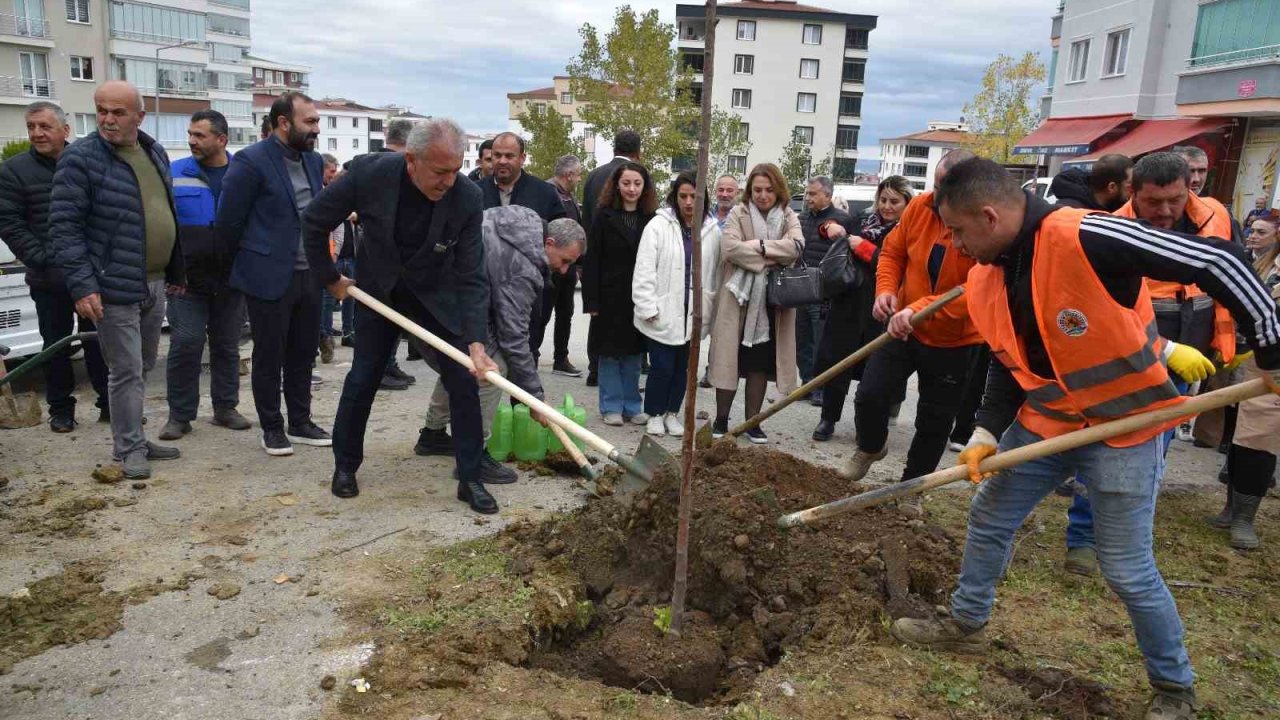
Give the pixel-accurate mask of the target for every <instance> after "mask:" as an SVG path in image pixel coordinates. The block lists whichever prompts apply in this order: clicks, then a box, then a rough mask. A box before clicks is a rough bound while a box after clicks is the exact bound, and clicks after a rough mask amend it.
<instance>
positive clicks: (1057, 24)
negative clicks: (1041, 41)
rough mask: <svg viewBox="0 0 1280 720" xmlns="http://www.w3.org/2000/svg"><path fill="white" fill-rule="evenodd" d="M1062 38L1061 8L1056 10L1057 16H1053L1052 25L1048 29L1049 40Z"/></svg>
mask: <svg viewBox="0 0 1280 720" xmlns="http://www.w3.org/2000/svg"><path fill="white" fill-rule="evenodd" d="M1060 37H1062V8H1061V7H1059V8H1058V14H1057V15H1054V16H1053V25H1051V26H1050V28H1049V39H1050V40H1057V39H1058V38H1060Z"/></svg>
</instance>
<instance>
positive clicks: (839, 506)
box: [778, 378, 1271, 530]
mask: <svg viewBox="0 0 1280 720" xmlns="http://www.w3.org/2000/svg"><path fill="white" fill-rule="evenodd" d="M1269 392H1271V389H1270V388H1269V387H1267V383H1266V381H1265V380H1262V379H1261V378H1259V379H1257V380H1250V381H1249V382H1246V383H1241V384H1240V385H1232V386H1231V387H1227V388H1223V389H1221V390H1215V391H1213V392H1211V393H1205V394H1204V395H1198V396H1196V397H1194V398H1191V399H1190V400H1187V401H1186V402H1184V403H1179V404H1177V405H1172V406H1170V407H1166V408H1161V409H1159V410H1152V411H1150V412H1145V413H1141V414H1138V415H1131V416H1129V417H1126V418H1120V419H1119V420H1112V421H1111V422H1106V423H1102V424H1100V425H1094V426H1092V427H1086V428H1081V429H1079V430H1075V431H1073V432H1069V433H1067V434H1065V435H1059V436H1057V437H1052V438H1049V439H1048V440H1041V441H1040V442H1036V443H1031V444H1030V445H1023V446H1022V447H1020V448H1014V449H1013V450H1009V451H1007V452H1001V453H996V454H995V455H992V456H991V457H989V458H987V459H986V460H983V461H982V463H981V464H980V465H978V470H979V471H981V472H982V474H983V475H986V474H987V473H994V472H999V471H1001V470H1007V469H1008V468H1011V467H1014V466H1015V465H1021V464H1022V463H1025V462H1030V461H1032V460H1038V459H1040V458H1042V457H1047V456H1049V455H1055V454H1057V453H1061V452H1066V451H1067V450H1074V449H1075V448H1078V447H1083V446H1085V445H1090V444H1092V443H1096V442H1101V441H1103V440H1107V439H1109V438H1113V437H1117V436H1120V435H1126V434H1128V433H1131V432H1135V431H1137V430H1141V429H1143V428H1147V427H1151V426H1153V425H1160V424H1162V423H1165V422H1167V421H1169V420H1173V419H1176V418H1183V417H1191V416H1193V415H1198V414H1199V413H1202V412H1205V411H1208V410H1214V409H1216V408H1221V407H1226V406H1228V405H1235V404H1236V403H1240V402H1244V401H1245V400H1249V399H1251V398H1256V397H1261V396H1262V395H1266V394H1267V393H1269ZM968 477H969V468H968V467H967V466H965V465H956V466H955V467H950V468H947V469H946V470H939V471H938V472H935V473H930V474H928V475H924V476H921V477H918V478H915V479H913V480H907V481H905V482H900V483H897V484H895V485H889V486H886V487H882V488H879V489H877V490H872V491H871V492H865V493H862V494H861V495H852V496H850V497H847V498H843V499H841V500H836V501H834V502H829V503H827V504H826V505H819V506H817V507H812V508H809V509H808V510H801V511H799V512H793V513H791V514H790V515H783V516H782V517H780V518H778V527H780V528H782V529H784V530H785V529H787V528H793V527H796V526H797V525H810V524H813V523H815V522H818V521H820V520H824V519H826V518H829V517H832V516H835V515H842V514H844V513H847V512H852V511H854V510H862V509H865V508H869V507H875V506H876V505H882V504H884V503H887V502H889V501H890V500H897V499H899V498H904V497H906V496H908V495H917V494H920V493H924V492H928V491H930V490H933V489H934V488H937V487H942V486H943V485H948V484H950V483H953V482H956V481H957V480H966V479H968Z"/></svg>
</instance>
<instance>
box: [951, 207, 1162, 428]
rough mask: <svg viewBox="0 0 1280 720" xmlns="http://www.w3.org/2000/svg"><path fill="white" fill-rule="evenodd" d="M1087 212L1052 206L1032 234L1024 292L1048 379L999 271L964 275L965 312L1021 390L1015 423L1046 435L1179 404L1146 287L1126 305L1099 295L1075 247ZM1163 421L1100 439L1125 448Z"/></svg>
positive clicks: (1101, 290)
mask: <svg viewBox="0 0 1280 720" xmlns="http://www.w3.org/2000/svg"><path fill="white" fill-rule="evenodd" d="M1088 214H1090V211H1088V210H1078V209H1074V208H1064V209H1061V210H1057V211H1055V212H1053V213H1050V214H1049V215H1048V216H1047V217H1046V218H1045V219H1044V222H1043V223H1041V225H1040V229H1039V230H1038V231H1037V232H1036V237H1035V243H1036V249H1035V259H1034V261H1033V263H1032V267H1031V297H1032V305H1033V306H1034V312H1035V315H1036V324H1037V325H1038V326H1039V328H1040V337H1041V338H1042V339H1043V341H1044V346H1045V350H1046V352H1047V354H1048V356H1049V362H1050V363H1051V364H1052V365H1053V371H1054V377H1053V378H1045V377H1041V376H1039V375H1036V374H1035V373H1034V372H1032V370H1031V366H1030V364H1029V363H1028V362H1027V355H1026V345H1025V343H1024V342H1023V340H1022V338H1020V337H1018V335H1017V330H1016V329H1015V328H1014V325H1013V316H1012V314H1011V312H1010V310H1009V296H1008V294H1007V292H1006V289H1005V273H1004V268H1002V267H1000V266H996V265H979V266H978V267H976V268H974V269H973V270H972V271H971V272H970V273H969V282H968V283H967V284H966V287H967V288H968V294H969V315H970V317H972V318H973V322H974V324H975V325H976V326H977V328H978V331H979V332H980V333H982V336H983V338H985V339H986V341H987V344H988V345H990V346H991V352H992V354H993V355H994V356H995V357H996V358H997V359H998V360H999V361H1000V362H1002V363H1004V365H1005V367H1007V368H1009V370H1010V371H1011V372H1012V373H1013V377H1014V379H1015V380H1017V381H1018V384H1019V385H1020V386H1022V389H1023V390H1024V391H1026V394H1027V400H1026V402H1025V403H1023V405H1022V408H1021V409H1020V410H1019V411H1018V421H1019V422H1020V423H1022V425H1023V427H1025V428H1027V429H1028V430H1030V431H1031V432H1033V433H1035V434H1037V435H1040V436H1041V437H1044V438H1050V437H1055V436H1057V435H1062V434H1065V433H1068V432H1071V431H1072V430H1079V429H1080V428H1082V427H1085V426H1086V425H1097V424H1099V423H1103V422H1107V421H1108V420H1115V419H1118V418H1122V417H1126V416H1128V415H1135V414H1138V413H1142V412H1146V411H1148V410H1155V409H1158V408H1162V407H1166V406H1169V405H1176V404H1178V403H1181V402H1183V401H1185V398H1183V397H1181V396H1180V395H1179V394H1178V390H1177V388H1175V387H1174V386H1173V383H1172V382H1171V381H1170V380H1169V374H1168V372H1167V371H1166V370H1165V366H1164V361H1163V358H1162V357H1161V352H1162V351H1163V349H1164V343H1165V341H1164V340H1163V339H1162V338H1161V337H1160V335H1159V334H1158V333H1157V332H1156V318H1155V311H1154V310H1153V309H1152V307H1151V297H1150V294H1149V293H1148V291H1147V289H1146V287H1143V288H1142V290H1141V291H1140V293H1139V295H1138V301H1137V302H1136V303H1135V305H1134V307H1132V308H1129V307H1125V306H1123V305H1121V304H1120V303H1117V302H1116V301H1115V299H1113V298H1112V297H1111V294H1110V293H1109V292H1107V289H1106V287H1105V286H1104V285H1103V284H1102V281H1101V280H1099V279H1098V274H1097V273H1096V272H1094V270H1093V266H1092V265H1090V264H1089V261H1088V259H1087V258H1086V257H1085V254H1084V249H1083V248H1082V247H1081V246H1080V220H1081V219H1082V218H1084V217H1085V216H1086V215H1088ZM1177 423H1178V421H1177V420H1171V421H1169V422H1167V423H1165V424H1163V425H1161V426H1158V427H1151V428H1145V429H1143V430H1138V431H1136V432H1132V433H1129V434H1127V435H1121V436H1120V437H1116V438H1112V439H1110V440H1107V441H1106V443H1107V444H1108V445H1111V446H1112V447H1131V446H1133V445H1137V444H1139V443H1142V442H1145V441H1147V440H1150V439H1151V438H1153V437H1155V436H1156V435H1158V434H1160V433H1162V432H1164V431H1165V430H1168V429H1169V428H1171V427H1173V426H1174V425H1177Z"/></svg>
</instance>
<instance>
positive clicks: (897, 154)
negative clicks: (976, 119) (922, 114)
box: [877, 121, 973, 192]
mask: <svg viewBox="0 0 1280 720" xmlns="http://www.w3.org/2000/svg"><path fill="white" fill-rule="evenodd" d="M972 142H973V136H972V135H971V134H970V132H969V126H968V125H966V124H964V123H957V122H941V121H931V122H930V123H929V124H928V128H927V129H926V130H924V131H923V132H918V133H912V134H910V135H903V136H902V137H896V138H883V139H881V140H880V177H882V178H885V177H889V176H890V175H901V176H903V177H905V178H906V179H907V180H908V181H909V182H910V183H911V186H912V187H913V188H915V189H916V190H919V191H921V192H931V191H932V190H933V173H934V171H935V170H937V169H938V161H940V160H942V156H943V155H946V154H947V153H948V152H949V151H951V150H953V149H955V148H962V147H965V146H967V145H969V144H970V143H972ZM877 182H879V181H877Z"/></svg>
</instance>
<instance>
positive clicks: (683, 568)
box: [671, 0, 716, 636]
mask: <svg viewBox="0 0 1280 720" xmlns="http://www.w3.org/2000/svg"><path fill="white" fill-rule="evenodd" d="M706 23H707V29H706V35H705V36H704V37H705V38H706V40H705V41H704V42H705V47H704V49H703V67H702V126H701V127H700V128H699V130H698V168H697V185H696V190H697V193H696V194H695V200H694V201H693V228H692V233H691V234H692V239H693V243H692V244H693V250H692V252H691V253H690V259H689V262H691V263H692V264H693V267H692V268H691V270H692V273H691V275H692V276H693V277H692V280H693V282H692V283H690V285H691V287H690V293H689V302H690V303H691V304H692V305H693V327H692V328H691V329H690V333H689V369H688V371H687V372H686V373H685V390H684V428H685V429H684V437H683V438H682V439H681V443H680V461H681V466H680V510H679V514H678V523H679V527H678V529H677V530H676V576H675V581H674V582H672V584H671V633H672V634H673V635H676V636H679V635H680V633H681V631H682V630H683V628H684V600H685V595H686V594H687V593H688V591H689V584H688V582H689V519H690V517H691V516H692V515H693V498H692V487H691V480H692V477H693V449H694V436H695V435H697V433H696V432H695V429H696V428H697V417H698V413H697V400H698V358H699V356H700V354H701V350H702V225H703V223H704V222H705V220H706V213H707V208H706V207H705V205H706V202H705V198H706V197H707V179H708V178H707V165H708V163H709V162H710V156H711V78H712V76H713V75H714V73H715V66H716V52H715V51H716V0H707V13H706Z"/></svg>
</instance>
